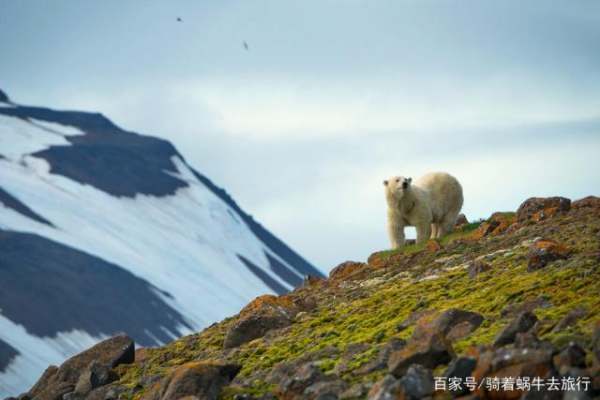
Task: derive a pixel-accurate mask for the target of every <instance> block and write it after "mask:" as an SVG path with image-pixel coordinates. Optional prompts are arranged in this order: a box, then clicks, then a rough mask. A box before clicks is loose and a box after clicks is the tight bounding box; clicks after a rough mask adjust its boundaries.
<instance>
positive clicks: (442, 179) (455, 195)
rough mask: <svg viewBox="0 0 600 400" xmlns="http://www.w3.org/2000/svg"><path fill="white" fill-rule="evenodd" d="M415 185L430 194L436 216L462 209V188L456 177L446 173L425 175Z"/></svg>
mask: <svg viewBox="0 0 600 400" xmlns="http://www.w3.org/2000/svg"><path fill="white" fill-rule="evenodd" d="M415 185H416V186H418V187H419V188H421V189H423V190H426V191H427V192H428V193H429V196H430V201H431V208H432V211H433V212H434V214H439V213H442V214H444V213H445V212H447V211H449V210H450V209H454V208H459V209H460V207H461V206H462V203H463V194H462V187H461V185H460V183H459V182H458V180H457V179H456V178H455V177H453V176H452V175H450V174H448V173H446V172H432V173H429V174H426V175H423V176H422V177H420V178H419V179H417V181H416V182H415Z"/></svg>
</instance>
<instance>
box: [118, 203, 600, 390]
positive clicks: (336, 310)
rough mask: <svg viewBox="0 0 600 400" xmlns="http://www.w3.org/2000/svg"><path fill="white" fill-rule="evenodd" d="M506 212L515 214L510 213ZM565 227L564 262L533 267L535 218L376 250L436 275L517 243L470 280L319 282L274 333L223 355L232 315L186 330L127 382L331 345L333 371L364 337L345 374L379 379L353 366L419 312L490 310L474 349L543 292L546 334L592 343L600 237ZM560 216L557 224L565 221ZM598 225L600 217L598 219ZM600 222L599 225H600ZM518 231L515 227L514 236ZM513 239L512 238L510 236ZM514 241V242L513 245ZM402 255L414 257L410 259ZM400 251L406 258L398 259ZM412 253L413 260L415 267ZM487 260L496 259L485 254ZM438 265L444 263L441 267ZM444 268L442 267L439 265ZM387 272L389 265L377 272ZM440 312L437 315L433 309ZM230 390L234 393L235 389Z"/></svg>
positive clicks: (392, 261) (458, 347) (399, 268)
mask: <svg viewBox="0 0 600 400" xmlns="http://www.w3.org/2000/svg"><path fill="white" fill-rule="evenodd" d="M507 216H508V215H507ZM560 221H561V222H560V225H559V226H561V229H560V230H558V232H555V231H553V232H554V233H552V238H553V239H555V240H558V241H561V242H566V243H569V246H570V247H572V248H573V249H574V250H575V253H574V254H573V255H572V256H571V257H570V258H569V259H568V260H566V261H560V262H553V263H550V264H549V265H548V266H546V267H545V268H543V269H541V270H539V271H535V272H527V260H526V254H527V252H528V249H527V248H526V247H522V246H519V245H517V244H518V243H519V241H520V240H523V238H525V235H528V236H527V237H528V238H530V237H535V236H538V235H540V233H539V232H538V231H536V229H537V230H541V229H542V228H543V226H542V228H541V227H540V226H536V225H533V226H531V227H529V228H526V229H527V230H523V231H520V233H519V235H521V236H514V237H509V238H507V237H504V236H501V237H493V238H486V239H485V240H482V241H480V242H472V241H464V242H461V243H460V245H459V246H456V245H455V246H454V247H452V250H449V251H448V252H446V251H445V250H444V249H442V250H441V251H438V252H435V253H431V252H428V251H424V246H423V245H420V246H417V245H412V246H406V247H404V248H403V249H402V250H401V251H385V252H381V253H378V254H377V256H378V257H381V258H382V259H384V260H385V259H387V260H389V263H388V264H387V265H386V268H385V274H387V275H386V276H392V277H393V276H394V274H396V273H398V274H400V273H401V272H404V271H405V270H404V269H406V268H410V269H409V272H411V276H421V274H426V273H428V269H430V268H431V267H432V266H433V265H434V264H435V263H434V260H435V259H437V258H440V257H444V256H448V255H451V254H459V255H461V256H463V257H460V259H461V260H460V261H458V260H457V261H456V262H457V263H459V262H464V260H462V258H467V259H472V258H476V257H477V256H481V255H485V254H490V253H492V252H494V251H496V250H498V249H506V248H510V253H506V254H508V255H506V254H500V255H498V256H495V257H493V258H492V259H491V260H490V261H489V264H490V266H491V268H490V269H489V270H488V271H486V272H483V273H481V274H479V275H478V276H477V277H476V278H475V279H471V278H470V277H469V276H468V274H467V271H466V270H464V269H458V270H449V271H438V272H436V274H439V277H438V278H437V279H431V280H421V281H414V280H411V279H409V278H405V277H404V276H405V275H398V276H401V278H391V279H390V280H389V281H387V282H385V283H383V284H381V285H378V286H377V287H375V288H365V289H355V290H360V294H361V295H360V296H348V292H346V291H345V289H343V288H335V287H332V288H330V289H327V287H325V289H316V291H317V296H318V298H319V302H318V306H317V308H316V309H315V310H313V311H311V312H310V313H309V314H307V315H306V317H304V318H302V319H301V320H300V321H297V322H296V323H294V324H293V325H292V326H291V327H289V328H287V329H286V330H285V332H284V333H282V334H281V335H276V336H275V337H271V338H269V339H268V340H266V339H258V340H255V341H253V342H251V343H248V344H245V345H243V346H241V347H240V348H239V349H236V351H235V352H232V353H227V354H224V353H223V352H222V349H221V347H222V342H223V338H224V335H225V332H226V331H227V327H228V324H229V323H230V322H231V320H226V321H224V322H223V323H221V324H218V325H215V326H213V327H211V328H209V329H207V330H205V331H204V332H202V333H201V334H199V335H195V336H193V337H188V338H183V339H181V340H178V341H176V342H173V343H171V344H170V345H168V346H165V347H163V348H161V349H156V350H152V351H150V353H149V355H148V361H147V362H146V363H145V364H144V366H143V367H142V366H138V365H135V366H131V367H127V368H123V370H122V371H121V372H122V377H121V382H122V383H125V384H127V385H129V387H134V386H135V385H136V383H137V382H139V379H140V378H141V376H142V375H143V374H146V375H148V374H156V373H158V374H164V373H166V371H167V370H168V368H170V367H171V366H176V365H179V364H181V363H183V362H186V361H189V360H193V359H197V358H206V357H208V356H214V357H215V358H218V357H221V358H225V359H226V360H228V361H232V362H238V363H239V364H241V365H242V370H241V372H240V375H239V377H240V379H241V380H244V379H252V378H253V377H255V376H261V375H260V373H261V372H265V374H266V371H269V370H270V369H271V368H272V367H274V366H275V365H277V364H278V363H280V362H282V361H285V362H289V361H293V360H296V359H298V358H300V357H306V356H307V355H310V354H318V353H317V352H319V351H320V350H323V349H327V348H330V349H333V350H332V351H328V352H327V354H332V355H331V356H330V357H326V358H322V357H321V358H320V359H318V363H319V366H320V368H321V369H322V370H323V371H324V372H326V373H331V372H332V371H333V370H334V369H335V368H336V366H337V365H338V364H339V363H340V355H341V354H343V353H344V351H345V350H346V348H347V347H348V345H349V344H351V343H366V344H368V345H369V346H370V347H368V348H367V349H366V350H365V351H363V352H361V353H359V354H356V355H355V356H354V357H353V358H352V359H351V360H350V361H349V362H348V363H347V371H345V372H344V374H343V376H342V377H343V378H344V379H345V380H346V381H348V382H349V383H356V382H360V381H363V382H374V381H375V380H377V379H379V378H380V377H381V376H382V375H383V374H385V371H376V372H374V373H372V374H368V375H365V376H356V375H355V374H354V371H356V370H358V369H359V368H361V367H362V366H363V365H365V364H366V363H368V362H370V361H372V360H373V359H374V358H376V357H377V355H378V352H379V349H380V348H381V346H382V344H384V343H385V342H387V341H389V340H390V339H391V338H394V337H395V338H401V339H409V338H410V337H411V335H412V334H413V332H414V325H412V326H410V327H408V328H407V329H404V330H402V331H401V332H398V331H397V326H398V325H399V324H400V323H401V322H402V321H404V320H405V319H406V318H407V317H408V316H409V315H410V314H411V313H413V312H414V311H421V310H430V311H434V312H435V313H439V312H442V311H444V310H446V309H449V308H459V309H464V310H469V311H474V312H478V313H480V314H482V315H483V316H484V317H485V320H484V322H483V324H482V325H481V326H480V327H479V328H478V329H477V330H475V331H474V332H473V333H471V334H470V335H469V336H467V337H466V338H463V339H461V340H459V341H457V342H455V343H454V344H453V346H454V348H455V351H456V352H457V353H458V354H462V353H464V352H466V351H467V350H468V349H469V347H471V346H476V345H480V344H489V343H491V342H492V341H493V340H494V338H495V336H496V335H497V334H498V332H499V331H500V330H502V329H503V328H504V327H505V326H506V324H508V323H509V322H510V317H504V316H503V314H502V311H503V310H504V309H505V308H506V307H507V306H509V305H516V304H519V303H522V302H525V301H528V300H533V299H536V298H538V297H542V298H543V299H545V300H546V302H547V303H548V304H549V307H545V308H544V307H542V308H538V309H537V310H536V311H535V313H536V315H537V316H538V318H539V319H540V320H541V321H544V325H543V326H547V329H545V330H543V331H542V333H541V335H542V339H546V340H550V341H552V342H553V343H555V344H556V345H558V346H560V345H562V344H564V343H566V342H568V341H570V340H573V339H577V340H580V341H584V342H585V341H589V338H590V336H591V333H592V324H593V323H594V322H595V321H597V320H598V319H600V296H598V293H600V268H598V260H597V259H596V258H594V256H593V254H595V253H594V251H597V246H598V239H597V238H596V239H593V240H592V239H590V238H589V235H585V234H583V233H582V232H583V230H582V229H581V227H578V226H577V225H575V222H573V221H570V220H569V219H568V218H565V219H563V220H560ZM480 223H481V221H478V222H474V223H471V224H468V225H466V226H464V227H463V228H462V229H460V230H459V231H457V232H454V233H452V234H451V235H448V236H447V237H444V238H443V239H442V243H444V244H445V245H447V244H448V243H451V242H453V241H455V240H457V239H460V238H465V237H467V236H469V235H470V233H471V232H472V231H473V230H474V229H477V227H478V226H479V224H480ZM557 224H558V223H557ZM596 224H597V223H596ZM597 225H598V224H597ZM515 235H516V234H515ZM508 239H511V240H510V241H508ZM507 243H509V244H507ZM402 254H409V255H413V256H411V257H410V258H408V257H405V258H402ZM396 257H400V258H402V260H403V263H401V262H398V261H397V260H396ZM406 260H409V261H410V263H411V264H410V265H409V266H408V267H407V264H406V262H405V261H406ZM486 262H488V261H486ZM436 268H439V267H436ZM436 271H437V270H436ZM379 273H381V272H379ZM575 307H583V308H584V309H586V310H588V313H587V315H586V316H585V317H583V318H582V319H580V320H579V321H577V323H575V324H574V325H573V326H572V327H569V328H568V329H565V330H562V331H558V332H555V331H553V330H552V328H553V327H554V326H555V325H556V323H557V322H558V321H560V320H561V319H562V318H563V317H564V316H565V315H566V314H567V313H568V312H569V311H571V310H572V309H574V308H575ZM434 315H435V314H432V317H433V316H434ZM265 374H263V375H262V377H263V378H259V379H257V380H255V381H252V382H251V383H249V384H247V386H244V387H243V388H242V387H235V388H229V389H227V390H228V391H227V395H226V397H224V398H231V397H233V396H234V395H235V394H239V393H249V394H253V395H260V394H262V393H265V392H267V391H270V390H273V387H272V386H271V385H267V384H266V383H265V382H264V381H263V380H261V379H264V376H265ZM227 396H229V397H227Z"/></svg>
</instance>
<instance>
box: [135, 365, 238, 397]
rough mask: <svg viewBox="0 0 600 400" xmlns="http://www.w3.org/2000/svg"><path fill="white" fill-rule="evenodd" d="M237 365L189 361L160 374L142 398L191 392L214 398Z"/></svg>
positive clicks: (195, 394)
mask: <svg viewBox="0 0 600 400" xmlns="http://www.w3.org/2000/svg"><path fill="white" fill-rule="evenodd" d="M240 369H241V367H240V366H238V365H234V364H222V363H218V362H210V361H192V362H188V363H186V364H183V365H181V366H179V367H177V368H176V369H175V370H173V371H172V372H171V373H170V374H168V375H167V376H166V377H165V378H163V380H162V381H161V382H160V384H157V385H155V386H154V387H153V388H152V389H151V390H150V392H149V393H147V394H146V395H145V396H144V397H143V399H148V400H178V399H181V398H184V397H186V396H194V397H196V398H197V399H198V400H216V399H217V398H218V396H219V394H220V393H221V389H222V388H223V386H225V385H228V384H229V383H230V382H231V381H232V380H233V378H235V376H236V375H237V373H238V372H239V371H240Z"/></svg>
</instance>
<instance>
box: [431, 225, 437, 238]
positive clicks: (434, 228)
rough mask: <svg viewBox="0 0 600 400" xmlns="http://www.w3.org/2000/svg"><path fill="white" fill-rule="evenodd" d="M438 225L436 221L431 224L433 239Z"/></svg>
mask: <svg viewBox="0 0 600 400" xmlns="http://www.w3.org/2000/svg"><path fill="white" fill-rule="evenodd" d="M437 232H438V225H437V224H436V223H433V224H431V237H430V238H431V239H435V238H436V237H437Z"/></svg>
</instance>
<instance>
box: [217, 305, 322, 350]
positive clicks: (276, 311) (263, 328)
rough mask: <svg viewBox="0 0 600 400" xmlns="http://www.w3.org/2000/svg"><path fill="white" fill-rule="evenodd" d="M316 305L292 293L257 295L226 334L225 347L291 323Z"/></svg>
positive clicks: (238, 343) (230, 346) (260, 335)
mask: <svg viewBox="0 0 600 400" xmlns="http://www.w3.org/2000/svg"><path fill="white" fill-rule="evenodd" d="M312 307H314V305H313V304H310V302H309V301H308V300H306V301H304V300H301V299H298V298H294V297H292V296H290V295H284V296H273V295H264V296H260V297H257V298H256V299H254V300H253V301H252V302H250V303H249V304H248V305H247V306H246V307H244V309H243V310H242V311H241V312H240V315H239V318H238V320H237V321H236V322H235V323H234V324H233V325H232V326H231V327H230V328H229V330H228V331H227V334H226V335H225V340H224V342H223V347H224V348H226V349H228V348H232V347H238V346H240V345H242V344H244V343H247V342H249V341H251V340H254V339H257V338H259V337H262V336H264V335H265V334H266V333H267V332H269V331H271V330H273V329H280V328H284V327H286V326H289V325H291V323H292V321H293V319H294V317H295V316H296V314H298V313H299V312H300V311H306V310H308V309H311V308H312Z"/></svg>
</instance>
